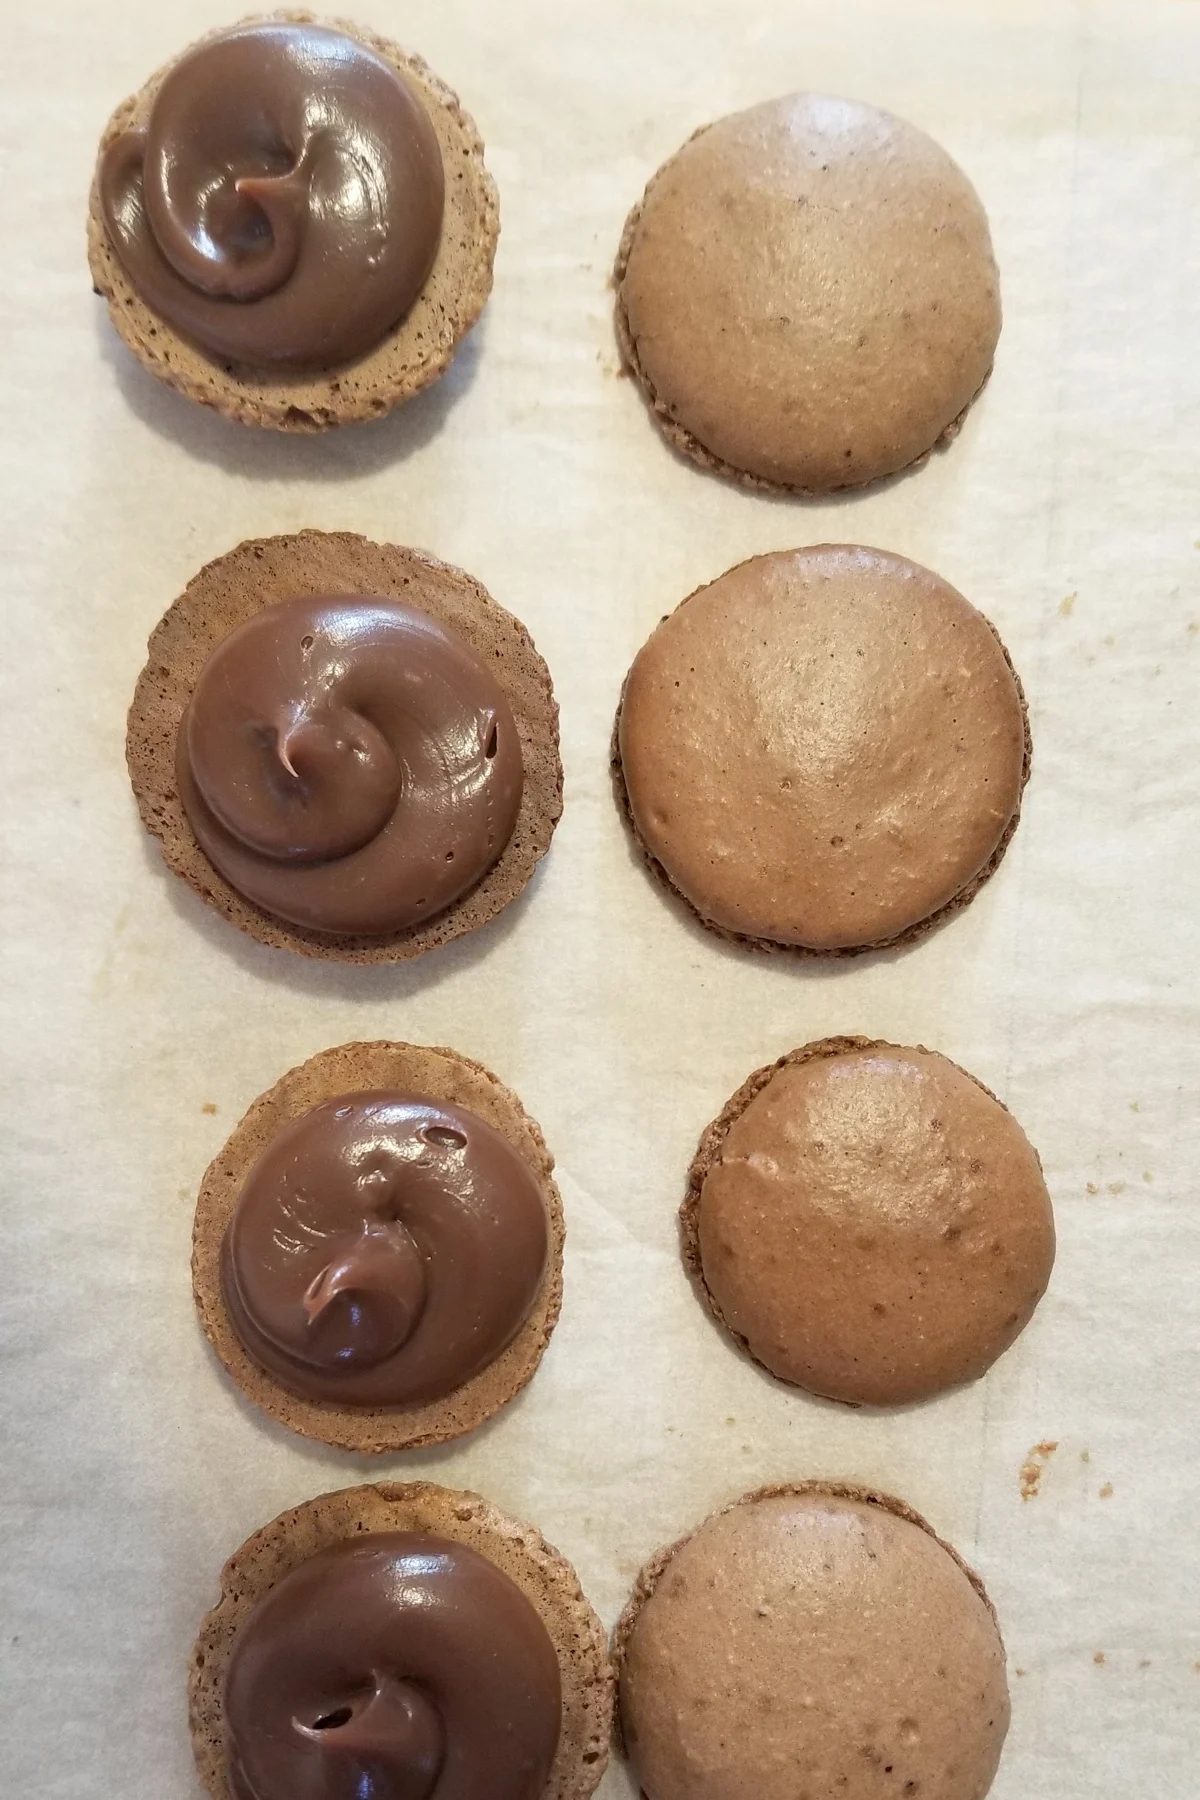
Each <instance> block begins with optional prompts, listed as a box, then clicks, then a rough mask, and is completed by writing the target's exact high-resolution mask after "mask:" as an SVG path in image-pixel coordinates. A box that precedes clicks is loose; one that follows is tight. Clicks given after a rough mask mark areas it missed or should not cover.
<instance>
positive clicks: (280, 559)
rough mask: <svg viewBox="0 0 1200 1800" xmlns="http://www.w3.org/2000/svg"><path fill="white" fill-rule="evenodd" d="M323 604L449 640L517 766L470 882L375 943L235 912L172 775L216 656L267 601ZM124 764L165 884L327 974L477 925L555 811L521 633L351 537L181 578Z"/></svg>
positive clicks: (308, 539)
mask: <svg viewBox="0 0 1200 1800" xmlns="http://www.w3.org/2000/svg"><path fill="white" fill-rule="evenodd" d="M331 594H339V595H346V596H352V595H374V596H379V597H382V598H385V599H386V598H387V597H389V596H390V597H392V598H394V599H396V600H398V601H400V602H402V603H403V604H404V605H405V606H406V607H412V608H417V609H419V610H420V611H422V612H424V613H427V614H429V615H430V616H431V617H432V618H434V619H435V620H436V621H437V622H438V623H439V624H441V625H442V626H444V627H445V628H446V629H447V630H448V631H449V632H451V633H453V634H455V635H456V636H457V637H458V638H460V639H461V640H462V641H463V643H464V644H465V645H466V646H467V649H468V650H469V651H471V652H472V653H473V654H474V656H475V657H476V658H477V659H478V660H479V662H480V663H482V664H483V665H485V667H486V668H487V669H488V670H489V671H490V672H491V675H492V676H493V677H494V679H495V680H496V682H497V683H498V684H499V686H500V688H501V690H502V691H503V694H504V697H505V699H506V700H507V703H508V706H509V708H510V710H511V712H512V715H513V719H514V721H515V723H516V727H517V734H518V737H519V740H520V749H521V760H522V763H523V767H524V783H523V788H522V792H521V800H520V808H519V811H518V813H517V819H516V825H515V827H514V829H513V832H512V835H511V837H510V838H509V840H508V842H507V844H506V845H505V848H504V850H503V852H502V853H501V855H500V856H499V858H498V859H497V860H496V861H495V862H494V863H493V864H492V866H491V867H490V868H489V869H488V870H487V872H486V873H485V874H484V876H483V878H482V879H481V880H480V881H479V882H478V883H477V884H476V885H475V886H474V887H472V888H471V889H470V890H469V891H468V892H467V893H465V894H463V895H462V896H461V897H460V898H458V899H456V900H454V901H453V902H452V903H451V904H450V905H449V906H448V907H446V908H445V910H443V911H441V912H439V913H437V914H435V915H434V916H433V917H431V918H428V919H425V920H422V921H421V922H420V923H418V924H416V925H413V926H411V927H409V928H408V929H406V930H402V931H396V932H392V933H385V934H382V935H379V936H361V937H356V936H350V935H340V934H337V933H334V932H329V931H321V930H316V929H313V928H311V927H308V926H304V925H298V924H291V923H288V922H287V921H285V920H283V919H280V918H277V917H275V916H273V915H272V914H270V913H268V912H264V911H263V910H262V909H261V908H260V907H258V906H255V905H254V904H253V903H252V902H251V901H249V900H247V899H246V898H245V897H244V896H243V895H242V894H240V893H239V892H238V891H237V890H236V888H234V887H233V886H232V885H231V884H230V883H229V882H228V881H227V880H225V878H224V877H223V876H222V875H221V874H220V873H219V872H218V870H217V869H216V868H215V867H214V866H213V864H212V863H211V862H210V861H209V859H208V857H207V856H206V855H205V854H204V852H203V850H202V849H201V848H200V845H199V843H198V842H197V840H196V836H195V833H194V831H193V829H192V826H191V824H190V823H189V820H188V816H187V813H186V811H185V809H184V805H183V801H182V799H181V796H180V792H179V782H178V779H177V775H176V746H177V742H178V738H179V730H180V722H181V720H182V719H183V717H184V715H185V713H186V712H187V709H188V705H189V702H190V700H191V697H192V693H193V691H194V689H195V687H196V684H197V682H198V680H199V678H200V675H201V671H202V670H203V669H204V666H205V664H206V663H207V661H208V659H209V657H210V656H211V654H212V653H213V651H214V650H215V649H216V648H217V646H218V645H219V644H220V643H222V642H223V640H224V639H226V638H227V637H228V636H229V634H230V633H231V632H233V631H234V630H236V629H237V628H238V627H239V626H242V625H244V624H246V623H247V622H248V621H249V620H251V619H253V618H255V617H256V616H257V615H258V614H260V613H261V612H262V611H263V609H264V608H266V607H269V606H271V605H273V604H275V603H276V602H279V601H283V600H296V599H300V598H304V597H306V596H313V597H316V596H325V595H331ZM126 760H127V763H128V766H129V774H130V780H131V782H132V784H133V791H134V795H135V798H136V800H137V804H138V810H139V812H140V814H141V818H142V822H143V824H144V825H145V827H146V829H147V830H148V831H149V832H150V833H151V834H152V835H153V836H154V837H156V838H158V839H159V841H160V844H161V846H162V853H163V858H164V860H165V861H166V864H167V866H168V868H169V869H171V870H172V872H173V873H174V874H176V875H178V876H180V877H181V879H182V880H184V881H186V882H187V884H188V885H189V887H191V888H193V889H194V890H195V892H196V893H198V894H199V895H200V897H201V899H203V900H204V901H205V902H206V903H207V904H208V905H209V906H211V907H213V908H214V909H215V910H216V911H217V912H219V913H221V914H222V915H223V916H224V917H225V918H226V919H228V920H229V921H230V923H231V924H233V925H236V926H237V927H238V929H239V930H241V931H244V932H246V933H247V934H248V935H249V936H250V937H252V938H255V939H257V941H258V942H259V943H263V944H269V945H271V946H272V947H274V948H279V949H288V950H295V951H298V952H299V953H300V954H301V955H303V956H313V957H324V958H330V959H333V960H336V961H340V962H353V963H384V962H400V961H405V960H407V959H409V958H411V957H415V956H421V955H423V954H424V953H425V952H426V951H427V950H433V949H436V948H438V947H439V946H440V945H442V944H445V943H449V942H450V941H451V940H452V939H453V938H456V937H460V936H461V935H462V934H463V933H464V932H469V931H474V930H476V929H477V928H478V927H479V926H481V925H484V924H486V923H487V922H488V921H489V920H490V919H492V918H494V917H495V916H496V915H497V914H498V913H500V912H502V911H503V910H504V908H505V907H506V906H508V905H509V903H510V902H511V901H512V900H515V899H516V897H517V896H518V895H519V894H520V893H521V892H522V890H523V889H524V888H525V887H526V885H527V884H528V882H529V880H530V877H531V876H532V874H533V871H534V869H535V868H536V866H537V864H538V862H539V861H540V859H541V858H542V857H543V856H544V855H545V853H546V851H547V849H548V848H549V846H550V839H551V837H552V836H553V833H554V828H555V826H556V824H557V822H558V819H559V816H560V814H561V812H562V763H561V761H560V758H559V748H558V706H557V704H556V702H555V699H554V690H553V687H552V685H551V680H550V673H549V670H548V669H547V668H546V665H545V663H544V662H543V660H542V658H541V657H540V656H539V655H538V652H537V650H536V648H535V646H534V644H533V641H532V639H531V638H530V636H529V633H528V631H527V630H526V629H525V627H524V625H522V624H521V622H520V620H519V619H516V618H514V616H513V615H512V614H511V613H509V612H506V611H505V610H504V608H503V607H501V606H499V605H497V603H496V602H495V601H494V600H493V599H492V598H491V596H490V595H489V594H488V593H487V591H486V590H485V589H484V588H483V587H482V586H481V585H480V583H479V582H477V581H475V580H474V579H473V578H472V577H471V576H470V575H467V574H465V573H464V572H463V570H461V569H456V568H453V567H452V566H451V565H450V564H448V563H443V562H439V561H438V560H437V559H436V558H434V557H432V556H428V555H426V554H424V553H423V552H422V551H419V550H412V549H407V548H403V547H401V546H399V545H395V544H376V543H372V542H371V541H370V540H369V539H367V538H364V537H360V536H358V535H356V534H355V533H352V532H321V531H301V532H297V533H294V534H289V535H285V536H280V537H273V538H262V539H252V540H248V541H246V542H245V543H242V544H239V545H238V546H237V548H236V549H234V550H231V551H230V552H229V553H228V554H227V555H225V556H221V557H218V558H216V560H215V561H213V562H210V563H208V564H207V565H206V566H205V567H204V568H203V569H201V570H200V572H199V573H198V574H197V575H195V576H194V577H193V578H192V580H191V581H190V582H189V583H188V586H187V588H186V590H185V592H184V593H183V594H182V595H181V596H180V598H179V599H178V600H176V601H175V603H174V604H173V605H172V606H171V607H170V609H169V610H168V612H167V613H166V615H165V616H164V617H163V619H162V620H161V621H160V623H159V624H158V625H157V626H156V627H155V630H154V631H153V633H152V634H151V637H150V642H149V646H148V660H147V663H146V666H145V668H144V669H143V670H142V673H141V675H140V676H139V678H138V682H137V687H136V689H135V692H134V698H133V703H132V705H131V707H130V711H129V722H128V730H127V736H126Z"/></svg>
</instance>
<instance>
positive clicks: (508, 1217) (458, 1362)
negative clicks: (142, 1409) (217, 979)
mask: <svg viewBox="0 0 1200 1800" xmlns="http://www.w3.org/2000/svg"><path fill="white" fill-rule="evenodd" d="M548 1241H549V1233H548V1227H547V1220H546V1208H545V1203H544V1201H543V1199H542V1194H541V1190H540V1189H539V1187H538V1184H537V1181H536V1180H535V1178H534V1175H533V1172H532V1171H531V1170H530V1169H529V1168H528V1167H527V1166H526V1164H525V1162H524V1161H523V1160H522V1158H521V1157H520V1156H519V1155H518V1153H517V1151H516V1150H515V1149H514V1148H513V1146H512V1145H511V1144H510V1143H509V1142H508V1140H507V1138H505V1137H502V1136H501V1134H500V1133H499V1132H498V1131H495V1130H493V1128H492V1127H491V1126H490V1125H487V1124H486V1123H485V1122H484V1121H483V1120H482V1119H480V1118H478V1117H477V1116H476V1115H475V1114H474V1113H471V1112H468V1111H467V1110H466V1109H465V1108H463V1107H459V1106H453V1105H450V1104H448V1103H446V1102H441V1101H438V1102H435V1101H432V1100H428V1099H424V1098H421V1097H420V1096H416V1095H412V1094H400V1093H389V1092H373V1093H364V1094H350V1095H345V1096H343V1097H341V1098H337V1099H332V1100H327V1101H325V1102H323V1103H322V1104H321V1105H320V1106H316V1107H314V1108H313V1109H312V1110H311V1111H309V1112H307V1113H304V1114H302V1115H301V1117H300V1118H298V1119H295V1120H293V1121H292V1123H291V1124H290V1125H288V1126H286V1127H285V1128H284V1129H283V1130H282V1131H281V1132H280V1133H279V1134H278V1135H277V1136H276V1137H275V1138H274V1139H273V1140H272V1142H271V1143H270V1144H268V1146H267V1148H266V1149H265V1150H264V1152H263V1154H262V1155H261V1156H260V1158H259V1160H258V1162H257V1163H256V1164H255V1165H254V1167H253V1169H252V1170H251V1171H250V1174H249V1176H248V1177H247V1179H246V1183H245V1186H244V1187H243V1189H242V1192H241V1195H240V1197H239V1199H238V1203H237V1208H236V1210H235V1212H234V1215H233V1218H232V1220H231V1221H230V1224H229V1227H228V1229H227V1231H226V1234H225V1239H224V1243H223V1245H222V1260H221V1275H222V1287H223V1290H224V1295H225V1303H226V1306H227V1308H228V1310H229V1314H230V1317H231V1319H232V1320H233V1324H234V1326H235V1328H236V1330H237V1332H238V1335H239V1336H240V1337H241V1339H242V1341H243V1343H244V1344H245V1346H246V1348H247V1349H248V1350H249V1351H250V1353H251V1355H252V1356H254V1357H255V1358H256V1360H257V1361H258V1362H260V1363H261V1364H262V1365H263V1367H264V1368H266V1369H268V1370H269V1371H270V1372H271V1373H272V1374H273V1375H275V1376H276V1378H277V1379H279V1380H280V1381H282V1382H283V1383H284V1385H285V1386H287V1387H289V1388H290V1389H291V1390H292V1391H293V1392H296V1393H299V1394H302V1395H304V1396H305V1397H307V1398H311V1399H318V1400H331V1401H336V1402H338V1403H340V1404H343V1405H360V1406H399V1405H406V1404H416V1403H419V1402H423V1401H428V1400H432V1399H437V1398H440V1397H442V1396H444V1395H446V1394H449V1393H452V1392H453V1391H454V1390H455V1389H456V1388H459V1387H461V1386H463V1384H464V1383H465V1382H467V1381H469V1380H470V1379H471V1377H472V1376H474V1375H476V1374H478V1373H479V1371H480V1370H481V1369H483V1368H485V1367H486V1366H487V1365H488V1364H489V1363H490V1362H492V1361H494V1359H495V1358H496V1357H497V1356H498V1355H499V1354H500V1352H501V1351H502V1350H503V1349H504V1348H505V1346H506V1345H507V1344H508V1343H510V1342H511V1340H512V1339H513V1337H514V1336H515V1335H516V1333H517V1331H518V1330H519V1329H520V1327H521V1325H522V1324H523V1322H524V1320H525V1318H526V1317H527V1315H528V1313H529V1309H530V1307H531V1306H532V1305H533V1302H534V1299H535V1297H536V1294H537V1291H538V1287H539V1285H540V1283H541V1279H542V1275H543V1272H544V1269H545V1265H546V1256H547V1248H548Z"/></svg>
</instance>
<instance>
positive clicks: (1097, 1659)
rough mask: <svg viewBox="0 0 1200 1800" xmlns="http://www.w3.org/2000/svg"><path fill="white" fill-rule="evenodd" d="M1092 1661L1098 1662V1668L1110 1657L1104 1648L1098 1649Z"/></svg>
mask: <svg viewBox="0 0 1200 1800" xmlns="http://www.w3.org/2000/svg"><path fill="white" fill-rule="evenodd" d="M1092 1661H1093V1662H1094V1663H1095V1664H1096V1666H1097V1668H1098V1667H1099V1666H1100V1664H1101V1663H1104V1662H1107V1661H1108V1658H1107V1657H1106V1656H1105V1654H1104V1652H1103V1650H1097V1652H1096V1654H1095V1656H1093V1658H1092Z"/></svg>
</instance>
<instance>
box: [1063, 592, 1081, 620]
mask: <svg viewBox="0 0 1200 1800" xmlns="http://www.w3.org/2000/svg"><path fill="white" fill-rule="evenodd" d="M1078 598H1079V595H1078V594H1067V595H1065V596H1064V598H1063V599H1061V600H1060V601H1059V603H1058V616H1059V618H1060V619H1069V618H1070V616H1071V614H1072V613H1073V612H1074V611H1075V602H1076V601H1077V600H1078Z"/></svg>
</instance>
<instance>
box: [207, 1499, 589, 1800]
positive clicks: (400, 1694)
mask: <svg viewBox="0 0 1200 1800" xmlns="http://www.w3.org/2000/svg"><path fill="white" fill-rule="evenodd" d="M224 1703H225V1725H226V1744H227V1751H228V1759H229V1778H230V1784H231V1787H232V1789H233V1793H234V1794H235V1795H236V1796H237V1800H485V1797H486V1800H540V1796H541V1795H542V1793H543V1791H544V1788H545V1783H546V1779H547V1776H548V1774H549V1772H550V1768H551V1764H552V1762H553V1759H554V1753H555V1750H556V1748H557V1744H558V1736H559V1729H560V1724H561V1712H562V1690H561V1675H560V1672H559V1666H558V1657H557V1654H556V1652H555V1649H554V1646H553V1644H552V1642H551V1640H550V1636H549V1633H548V1632H547V1630H546V1627H545V1625H544V1624H543V1623H542V1620H541V1619H540V1618H539V1616H538V1614H537V1612H536V1611H535V1609H534V1607H533V1605H532V1604H531V1603H530V1601H529V1600H528V1599H526V1597H525V1595H524V1594H523V1593H522V1592H521V1590H520V1589H519V1588H518V1587H517V1586H516V1584H515V1583H514V1582H512V1581H510V1579H509V1578H508V1576H507V1575H505V1574H504V1573H503V1571H502V1570H500V1569H499V1568H497V1567H496V1565H495V1564H494V1563H492V1562H489V1561H488V1559H487V1558H486V1557H483V1556H480V1555H479V1554H478V1552H476V1551H474V1550H471V1549H468V1548H467V1547H466V1546H465V1545H463V1544H458V1543H453V1542H451V1541H450V1540H449V1539H446V1538H441V1537H435V1536H432V1535H428V1534H425V1533H418V1532H381V1533H372V1534H370V1535H368V1536H366V1537H361V1538H353V1539H349V1540H347V1541H345V1542H343V1543H339V1544H334V1545H332V1546H330V1547H329V1548H327V1549H325V1550H321V1551H319V1552H318V1553H317V1554H316V1555H315V1556H312V1557H310V1558H309V1559H308V1560H307V1561H306V1562H303V1563H300V1564H299V1565H298V1566H297V1567H296V1568H294V1569H292V1570H291V1571H290V1573H289V1574H287V1575H286V1576H284V1578H283V1579H282V1580H281V1581H280V1582H278V1583H277V1584H276V1586H275V1587H273V1588H272V1589H271V1590H270V1592H269V1593H268V1594H267V1595H266V1596H265V1598H264V1599H262V1600H261V1601H260V1602H259V1604H258V1605H257V1606H256V1607H255V1609H254V1611H253V1612H252V1613H251V1614H250V1615H249V1617H248V1618H247V1619H246V1621H245V1623H244V1624H243V1625H242V1626H241V1628H240V1630H239V1632H238V1635H237V1640H236V1642H235V1644H234V1648H233V1654H232V1657H231V1659H230V1663H229V1668H228V1672H227V1675H226V1679H225V1696H224Z"/></svg>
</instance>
